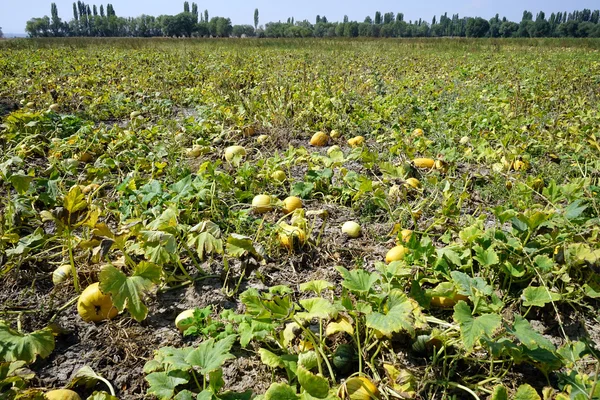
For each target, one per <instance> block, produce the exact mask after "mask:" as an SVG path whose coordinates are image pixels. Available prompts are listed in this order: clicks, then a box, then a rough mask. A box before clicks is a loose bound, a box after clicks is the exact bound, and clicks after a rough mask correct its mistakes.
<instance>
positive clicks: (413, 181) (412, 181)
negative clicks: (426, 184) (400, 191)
mask: <svg viewBox="0 0 600 400" xmlns="http://www.w3.org/2000/svg"><path fill="white" fill-rule="evenodd" d="M404 186H406V187H408V188H413V189H418V188H419V187H421V182H420V181H419V180H418V179H417V178H408V179H407V180H406V183H405V184H404Z"/></svg>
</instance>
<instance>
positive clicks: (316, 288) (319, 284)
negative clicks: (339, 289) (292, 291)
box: [300, 279, 334, 296]
mask: <svg viewBox="0 0 600 400" xmlns="http://www.w3.org/2000/svg"><path fill="white" fill-rule="evenodd" d="M333 288H334V286H333V283H331V282H328V281H325V280H322V279H319V280H315V281H309V282H305V283H302V284H300V291H301V292H314V293H315V294H316V295H317V296H320V295H321V293H322V292H323V291H324V290H325V289H333Z"/></svg>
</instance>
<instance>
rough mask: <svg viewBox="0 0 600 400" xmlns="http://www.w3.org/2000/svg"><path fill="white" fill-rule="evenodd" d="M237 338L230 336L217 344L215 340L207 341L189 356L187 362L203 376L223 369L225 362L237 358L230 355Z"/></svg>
mask: <svg viewBox="0 0 600 400" xmlns="http://www.w3.org/2000/svg"><path fill="white" fill-rule="evenodd" d="M236 338H237V335H230V336H227V337H225V338H223V339H221V340H219V341H217V342H215V340H214V339H209V340H206V341H204V342H202V343H201V344H200V345H199V346H198V348H196V349H195V350H193V351H192V352H191V353H190V354H188V356H187V357H186V358H185V360H186V362H188V363H189V364H190V365H192V366H194V367H197V368H198V370H199V371H200V373H201V374H203V375H206V374H209V373H211V372H212V371H215V370H217V369H219V368H221V366H222V365H223V363H224V362H225V361H227V360H229V359H231V358H235V356H234V355H233V354H231V353H229V350H231V346H232V345H233V343H235V340H236Z"/></svg>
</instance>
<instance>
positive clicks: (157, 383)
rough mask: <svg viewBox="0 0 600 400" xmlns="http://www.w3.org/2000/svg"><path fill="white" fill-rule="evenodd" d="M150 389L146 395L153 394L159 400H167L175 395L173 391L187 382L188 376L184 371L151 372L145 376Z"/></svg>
mask: <svg viewBox="0 0 600 400" xmlns="http://www.w3.org/2000/svg"><path fill="white" fill-rule="evenodd" d="M146 380H147V381H148V384H149V385H150V387H149V388H148V394H153V395H155V396H156V397H158V398H159V399H160V400H168V399H171V398H172V397H173V395H174V394H175V389H176V388H177V386H179V385H184V384H186V383H188V382H189V380H190V376H189V374H188V373H187V372H185V371H179V370H174V371H168V372H153V373H151V374H149V375H147V376H146Z"/></svg>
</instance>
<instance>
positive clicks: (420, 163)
mask: <svg viewBox="0 0 600 400" xmlns="http://www.w3.org/2000/svg"><path fill="white" fill-rule="evenodd" d="M413 164H414V165H415V167H417V168H429V169H431V168H433V167H434V166H435V160H434V159H433V158H415V159H414V160H413Z"/></svg>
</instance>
